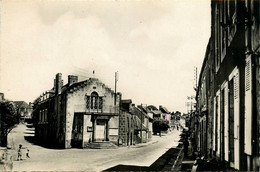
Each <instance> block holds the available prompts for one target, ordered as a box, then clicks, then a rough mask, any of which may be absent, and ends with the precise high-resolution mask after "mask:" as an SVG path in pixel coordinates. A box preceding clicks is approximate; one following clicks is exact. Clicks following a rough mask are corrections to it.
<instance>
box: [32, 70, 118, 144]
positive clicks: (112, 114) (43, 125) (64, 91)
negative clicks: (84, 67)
mask: <svg viewBox="0 0 260 172" xmlns="http://www.w3.org/2000/svg"><path fill="white" fill-rule="evenodd" d="M115 96H116V99H115ZM120 99H121V94H120V93H116V94H115V93H114V91H112V90H111V89H110V88H108V87H107V86H106V85H105V84H103V83H102V82H101V81H99V80H98V79H96V78H89V79H88V80H84V81H80V82H79V81H78V77H77V76H72V75H69V76H68V83H67V84H66V85H63V80H62V74H61V73H58V74H57V75H56V78H55V79H54V87H53V88H52V89H51V90H49V91H46V92H45V93H43V94H42V95H41V96H40V97H39V98H37V99H36V100H35V102H34V112H33V118H34V124H35V137H36V138H37V140H38V141H39V142H40V143H44V142H45V144H48V145H51V146H55V147H60V148H71V147H81V148H82V147H86V146H87V145H88V144H89V143H92V142H104V141H109V142H113V143H115V144H117V142H118V123H119V121H118V120H119V118H118V115H119V103H120ZM46 142H47V143H46Z"/></svg>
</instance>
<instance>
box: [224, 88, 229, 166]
mask: <svg viewBox="0 0 260 172" xmlns="http://www.w3.org/2000/svg"><path fill="white" fill-rule="evenodd" d="M224 99H225V100H224V119H225V120H224V141H225V160H226V161H228V158H229V142H228V141H229V131H228V126H229V120H228V119H229V113H228V112H229V109H228V84H227V83H226V84H225V87H224Z"/></svg>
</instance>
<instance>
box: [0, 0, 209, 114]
mask: <svg viewBox="0 0 260 172" xmlns="http://www.w3.org/2000/svg"><path fill="white" fill-rule="evenodd" d="M0 33H1V50H0V53H1V56H0V57H1V58H0V92H3V93H4V94H5V98H7V99H10V100H24V101H26V102H32V101H34V100H35V99H36V98H37V97H38V96H39V95H40V94H41V93H43V92H45V91H47V90H49V89H51V88H52V87H53V79H54V78H55V74H56V73H62V77H63V80H64V84H66V83H67V76H68V75H70V74H72V75H78V76H79V79H80V80H85V79H88V78H89V77H97V78H98V79H100V80H101V81H102V82H103V83H104V84H106V85H107V86H108V87H110V88H112V89H113V90H114V87H115V86H114V85H115V84H114V77H115V72H116V71H118V73H119V77H118V82H117V91H119V92H121V93H122V98H123V99H132V101H133V103H135V104H137V105H138V104H147V105H150V104H153V105H155V106H157V107H158V106H159V105H163V106H165V107H167V108H168V110H170V111H177V110H178V111H181V112H187V107H186V106H185V102H187V101H188V100H187V96H192V95H195V94H196V93H195V91H194V89H193V87H194V84H195V82H194V67H198V76H199V72H200V68H201V65H202V62H203V59H204V55H205V51H206V46H207V43H208V40H209V37H210V1H209V0H164V1H155V0H149V1H148V0H147V1H146V0H143V1H133V0H132V1H130V0H128V1H127V0H125V1H121V0H114V1H112V0H110V1H104V0H103V1H101V0H100V1H90V0H89V1H69V0H66V1H58V0H57V1H55V0H38V1H29V0H24V1H18V0H16V1H14V0H2V2H1V27H0ZM93 70H94V71H95V76H93Z"/></svg>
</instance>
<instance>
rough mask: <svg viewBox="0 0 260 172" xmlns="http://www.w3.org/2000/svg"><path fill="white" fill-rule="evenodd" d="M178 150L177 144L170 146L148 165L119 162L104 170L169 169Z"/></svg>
mask: <svg viewBox="0 0 260 172" xmlns="http://www.w3.org/2000/svg"><path fill="white" fill-rule="evenodd" d="M180 150H181V148H180V146H179V145H178V146H177V147H176V148H170V149H169V150H168V151H167V152H165V153H164V154H163V155H162V156H160V157H159V158H158V159H157V160H156V161H155V162H154V163H153V164H152V165H150V166H149V167H145V166H133V165H121V164H120V165H116V166H114V167H111V168H109V169H106V170H104V171H171V169H172V167H173V165H174V163H175V160H176V159H177V157H178V154H179V152H180Z"/></svg>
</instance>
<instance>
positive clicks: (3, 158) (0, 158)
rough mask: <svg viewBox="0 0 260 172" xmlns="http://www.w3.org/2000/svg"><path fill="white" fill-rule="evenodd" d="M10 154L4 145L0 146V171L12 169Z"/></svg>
mask: <svg viewBox="0 0 260 172" xmlns="http://www.w3.org/2000/svg"><path fill="white" fill-rule="evenodd" d="M12 169H13V161H12V156H11V155H10V153H8V151H7V149H6V148H5V147H0V171H12Z"/></svg>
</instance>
